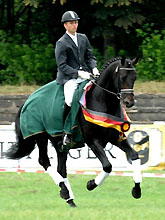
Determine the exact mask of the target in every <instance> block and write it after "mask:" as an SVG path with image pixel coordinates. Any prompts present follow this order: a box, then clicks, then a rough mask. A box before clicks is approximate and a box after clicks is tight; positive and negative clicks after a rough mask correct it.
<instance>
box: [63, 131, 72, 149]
mask: <svg viewBox="0 0 165 220" xmlns="http://www.w3.org/2000/svg"><path fill="white" fill-rule="evenodd" d="M69 144H71V135H70V134H64V137H63V145H64V146H66V145H69Z"/></svg>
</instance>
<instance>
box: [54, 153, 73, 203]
mask: <svg viewBox="0 0 165 220" xmlns="http://www.w3.org/2000/svg"><path fill="white" fill-rule="evenodd" d="M56 151H57V160H58V166H57V171H58V173H59V174H60V175H61V176H62V177H63V178H64V182H61V183H60V185H59V186H60V187H61V191H60V196H61V197H62V198H64V199H65V200H66V201H67V203H68V204H69V205H70V206H71V207H76V204H75V203H74V201H73V200H74V195H73V192H72V189H71V186H70V183H69V180H68V178H67V172H66V161H67V155H68V153H67V152H59V150H58V149H56Z"/></svg>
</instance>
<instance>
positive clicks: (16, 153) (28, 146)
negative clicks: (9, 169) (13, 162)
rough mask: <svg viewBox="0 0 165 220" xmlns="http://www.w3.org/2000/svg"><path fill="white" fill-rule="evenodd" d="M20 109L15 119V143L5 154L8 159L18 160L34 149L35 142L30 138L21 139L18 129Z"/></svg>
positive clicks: (19, 129)
mask: <svg viewBox="0 0 165 220" xmlns="http://www.w3.org/2000/svg"><path fill="white" fill-rule="evenodd" d="M22 107H23V106H21V108H20V109H19V111H18V113H17V115H16V119H15V132H16V143H15V144H13V145H12V146H11V147H10V148H9V150H8V151H7V152H6V153H5V156H6V158H8V159H20V158H22V157H25V156H28V155H29V154H30V153H31V152H32V151H33V150H34V147H35V142H34V140H33V139H32V138H26V139H24V138H23V135H22V132H21V128H20V114H21V110H22Z"/></svg>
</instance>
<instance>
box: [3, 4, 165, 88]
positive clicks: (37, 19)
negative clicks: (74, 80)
mask: <svg viewBox="0 0 165 220" xmlns="http://www.w3.org/2000/svg"><path fill="white" fill-rule="evenodd" d="M164 8H165V1H164V0H159V1H156V0H152V1H149V0H90V1H89V0H79V1H74V0H56V1H55V0H53V1H52V0H7V1H4V0H0V83H1V84H38V85H42V84H45V83H47V82H49V81H51V80H53V79H55V77H56V72H57V69H56V62H55V58H54V47H55V43H56V41H57V40H58V39H59V38H60V37H61V36H62V35H63V34H64V28H63V26H62V25H61V22H60V20H61V16H62V14H63V13H64V12H65V11H67V10H74V11H76V12H77V13H78V15H79V17H80V18H81V19H80V22H79V29H78V32H80V33H85V34H86V35H87V36H88V38H89V40H90V42H91V45H92V47H93V49H94V52H95V55H96V57H97V61H98V68H99V69H101V66H102V65H103V63H104V62H105V61H107V60H108V59H110V58H112V57H115V56H120V55H122V54H125V55H126V56H128V57H130V58H134V57H135V56H137V55H139V54H140V55H141V61H140V63H139V65H138V66H137V69H138V73H139V78H140V79H144V80H164V79H165V74H164V73H165V68H164V63H165V57H164V54H163V51H164V30H165V17H164Z"/></svg>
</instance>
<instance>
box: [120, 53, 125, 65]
mask: <svg viewBox="0 0 165 220" xmlns="http://www.w3.org/2000/svg"><path fill="white" fill-rule="evenodd" d="M124 63H125V55H122V57H121V65H122V66H123V65H124Z"/></svg>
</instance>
